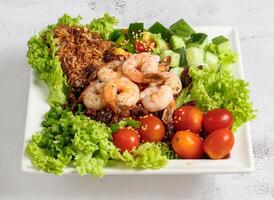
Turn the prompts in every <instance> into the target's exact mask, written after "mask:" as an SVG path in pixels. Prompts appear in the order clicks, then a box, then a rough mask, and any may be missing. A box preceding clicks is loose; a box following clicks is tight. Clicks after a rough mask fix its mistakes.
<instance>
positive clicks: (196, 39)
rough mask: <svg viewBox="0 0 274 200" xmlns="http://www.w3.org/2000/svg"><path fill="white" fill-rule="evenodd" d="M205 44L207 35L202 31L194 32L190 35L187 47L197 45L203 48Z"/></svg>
mask: <svg viewBox="0 0 274 200" xmlns="http://www.w3.org/2000/svg"><path fill="white" fill-rule="evenodd" d="M206 44H207V35H206V34H204V33H195V34H193V35H191V36H190V38H189V40H188V42H187V47H198V48H200V49H203V48H204V47H205V45H206Z"/></svg>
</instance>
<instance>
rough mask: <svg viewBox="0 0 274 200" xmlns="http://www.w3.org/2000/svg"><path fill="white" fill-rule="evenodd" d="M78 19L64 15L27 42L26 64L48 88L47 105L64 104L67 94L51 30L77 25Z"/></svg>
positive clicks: (64, 78)
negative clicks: (60, 26)
mask: <svg viewBox="0 0 274 200" xmlns="http://www.w3.org/2000/svg"><path fill="white" fill-rule="evenodd" d="M80 19H81V17H80V16H78V17H76V18H72V17H70V16H68V15H66V14H64V15H63V16H62V17H61V18H59V19H58V22H57V24H53V25H49V26H48V27H47V28H46V29H45V30H43V31H42V32H41V33H40V34H39V35H35V36H33V37H32V38H31V39H30V40H29V41H28V48H29V50H28V53H27V57H28V63H29V64H30V65H31V66H32V68H33V69H34V70H35V72H37V74H38V76H39V78H40V79H41V80H43V81H44V82H45V83H46V85H47V86H48V91H49V95H48V103H49V105H51V106H53V105H60V104H63V103H65V102H66V92H67V83H66V77H65V76H64V75H63V72H62V68H61V63H60V61H59V59H58V57H57V56H56V51H57V45H56V42H55V41H54V39H53V36H54V33H53V30H54V28H55V27H56V26H59V25H70V26H72V25H73V26H76V25H79V22H80Z"/></svg>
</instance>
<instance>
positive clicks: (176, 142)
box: [171, 131, 203, 159]
mask: <svg viewBox="0 0 274 200" xmlns="http://www.w3.org/2000/svg"><path fill="white" fill-rule="evenodd" d="M171 144H172V148H173V150H174V151H175V153H176V154H178V155H179V156H180V157H181V158H185V159H199V158H201V157H202V155H203V141H202V139H201V138H200V137H199V135H197V134H196V133H193V132H190V131H177V132H176V134H175V135H174V136H173V138H172V141H171Z"/></svg>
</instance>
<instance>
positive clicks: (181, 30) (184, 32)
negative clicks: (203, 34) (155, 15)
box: [169, 19, 195, 37]
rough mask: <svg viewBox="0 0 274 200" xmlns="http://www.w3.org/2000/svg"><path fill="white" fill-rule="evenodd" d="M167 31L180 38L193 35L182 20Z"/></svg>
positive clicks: (192, 31) (191, 30)
mask: <svg viewBox="0 0 274 200" xmlns="http://www.w3.org/2000/svg"><path fill="white" fill-rule="evenodd" d="M169 29H170V31H171V32H172V33H173V34H174V35H179V36H181V37H189V36H190V35H191V34H193V33H195V31H194V30H193V29H192V28H191V26H190V25H188V23H186V21H185V20H183V19H180V20H179V21H177V22H175V23H174V24H172V25H171V26H170V28H169Z"/></svg>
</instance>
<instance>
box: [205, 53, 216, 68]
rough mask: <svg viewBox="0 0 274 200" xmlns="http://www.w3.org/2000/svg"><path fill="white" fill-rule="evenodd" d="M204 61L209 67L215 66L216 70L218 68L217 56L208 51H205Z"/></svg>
mask: <svg viewBox="0 0 274 200" xmlns="http://www.w3.org/2000/svg"><path fill="white" fill-rule="evenodd" d="M205 63H206V64H207V65H208V66H209V67H212V68H215V70H216V71H217V70H218V69H219V64H218V56H216V55H215V54H213V53H211V52H209V51H206V52H205Z"/></svg>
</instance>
